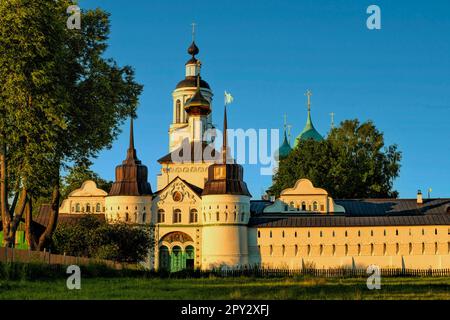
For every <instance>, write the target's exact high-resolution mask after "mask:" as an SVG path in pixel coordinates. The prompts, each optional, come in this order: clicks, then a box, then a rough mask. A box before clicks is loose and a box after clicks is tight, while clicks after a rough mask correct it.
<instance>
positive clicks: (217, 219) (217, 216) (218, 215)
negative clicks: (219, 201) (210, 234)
mask: <svg viewBox="0 0 450 320" xmlns="http://www.w3.org/2000/svg"><path fill="white" fill-rule="evenodd" d="M219 220H220V213H219V212H216V221H219Z"/></svg>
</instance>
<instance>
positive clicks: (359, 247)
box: [358, 243, 361, 256]
mask: <svg viewBox="0 0 450 320" xmlns="http://www.w3.org/2000/svg"><path fill="white" fill-rule="evenodd" d="M359 255H361V245H360V244H359V243H358V256H359Z"/></svg>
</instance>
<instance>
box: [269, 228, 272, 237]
mask: <svg viewBox="0 0 450 320" xmlns="http://www.w3.org/2000/svg"><path fill="white" fill-rule="evenodd" d="M269 236H270V238H272V230H270V233H269Z"/></svg>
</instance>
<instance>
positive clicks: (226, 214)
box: [225, 212, 228, 222]
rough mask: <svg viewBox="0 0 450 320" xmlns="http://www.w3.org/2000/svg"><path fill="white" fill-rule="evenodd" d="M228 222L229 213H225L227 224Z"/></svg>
mask: <svg viewBox="0 0 450 320" xmlns="http://www.w3.org/2000/svg"><path fill="white" fill-rule="evenodd" d="M227 221H228V212H225V222H227Z"/></svg>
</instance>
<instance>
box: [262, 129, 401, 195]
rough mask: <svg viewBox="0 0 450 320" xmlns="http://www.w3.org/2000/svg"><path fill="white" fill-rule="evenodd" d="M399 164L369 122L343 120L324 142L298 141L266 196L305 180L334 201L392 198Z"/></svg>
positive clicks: (395, 153)
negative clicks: (330, 196)
mask: <svg viewBox="0 0 450 320" xmlns="http://www.w3.org/2000/svg"><path fill="white" fill-rule="evenodd" d="M400 160H401V152H400V151H398V150H397V146H396V145H390V146H388V147H385V146H384V137H383V134H382V133H381V132H380V131H378V130H377V129H376V127H375V125H374V124H373V123H372V122H371V121H368V122H365V123H362V124H360V123H359V121H358V120H346V121H343V122H342V123H341V124H340V126H339V127H336V128H334V129H332V130H331V132H330V134H329V135H328V137H327V138H326V140H323V141H320V142H317V141H314V140H306V141H300V142H299V144H298V145H297V147H296V148H295V149H294V150H293V151H292V152H291V154H290V155H289V156H288V157H287V158H286V159H283V160H281V162H280V165H279V169H278V172H277V174H276V175H275V177H274V184H273V185H272V186H271V187H270V188H269V190H268V193H269V194H271V195H275V196H279V195H280V193H281V191H282V190H283V189H286V188H289V187H292V186H293V185H294V184H295V182H296V181H297V180H298V179H300V178H307V179H310V180H311V181H312V182H313V184H314V185H316V186H319V187H322V188H324V189H326V190H327V191H328V192H329V193H330V194H331V195H332V196H333V197H335V198H347V199H348V198H395V197H397V196H398V192H397V191H395V190H393V183H394V179H395V178H396V177H398V175H399V171H400Z"/></svg>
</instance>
